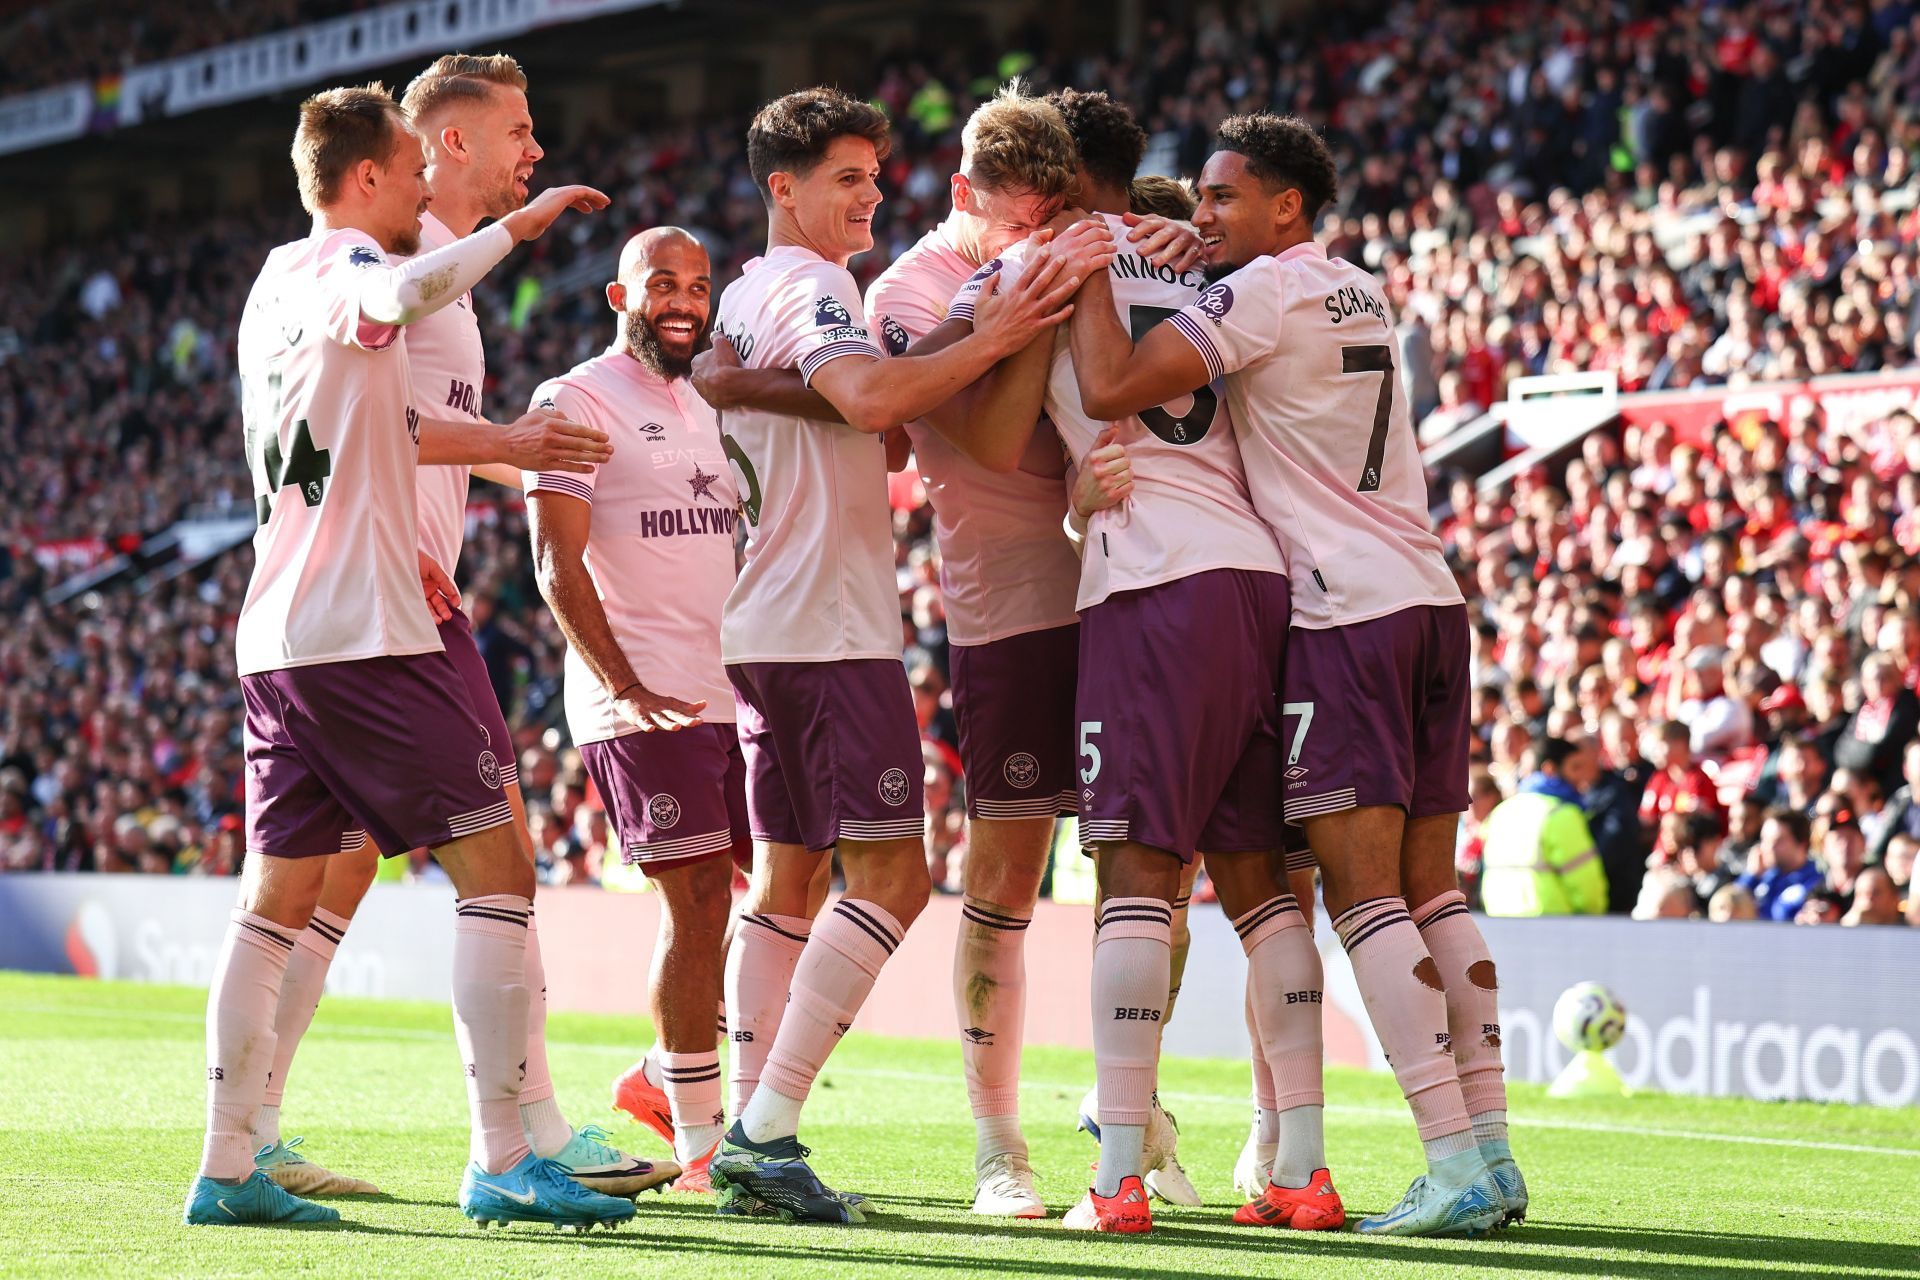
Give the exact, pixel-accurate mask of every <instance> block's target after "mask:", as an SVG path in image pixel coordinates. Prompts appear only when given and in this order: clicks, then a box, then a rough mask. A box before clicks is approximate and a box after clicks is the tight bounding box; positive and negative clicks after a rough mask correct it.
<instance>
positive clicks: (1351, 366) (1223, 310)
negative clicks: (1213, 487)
mask: <svg viewBox="0 0 1920 1280" xmlns="http://www.w3.org/2000/svg"><path fill="white" fill-rule="evenodd" d="M1173 324H1174V327H1175V328H1177V329H1178V330H1179V331H1180V332H1181V333H1182V334H1184V335H1185V336H1186V337H1187V339H1188V340H1189V341H1191V342H1192V343H1193V345H1194V346H1195V347H1197V348H1198V349H1199V351H1200V354H1201V356H1202V357H1203V358H1204V359H1205V360H1206V362H1207V369H1208V370H1209V371H1210V372H1211V373H1212V374H1213V375H1214V376H1215V377H1216V378H1224V379H1225V381H1226V386H1227V398H1228V399H1229V400H1230V401H1231V402H1232V404H1233V422H1234V429H1235V430H1236V431H1237V432H1238V433H1239V437H1240V452H1241V454H1242V455H1243V456H1244V457H1245V459H1246V466H1247V476H1248V479H1249V480H1250V481H1251V483H1252V486H1253V500H1254V502H1255V504H1256V505H1257V506H1258V507H1259V509H1260V513H1261V515H1263V516H1264V517H1266V520H1267V522H1268V523H1269V524H1271V525H1272V526H1273V528H1274V531H1275V532H1276V533H1278V534H1279V535H1280V540H1281V542H1282V544H1284V545H1285V547H1286V549H1287V558H1288V562H1289V563H1290V564H1291V565H1292V566H1293V625H1295V626H1297V627H1338V626H1345V625H1346V624H1348V623H1353V622H1365V621H1367V620H1368V619H1369V618H1378V617H1382V616H1384V615H1386V614H1389V613H1394V612H1397V611H1398V610H1401V609H1406V608H1410V607H1412V606H1415V605H1428V604H1433V605H1445V604H1459V603H1460V601H1461V595H1460V587H1459V584H1458V583H1456V582H1455V581H1454V577H1453V574H1452V572H1451V571H1450V570H1448V568H1447V564H1446V560H1445V558H1444V557H1443V555H1442V553H1441V549H1440V539H1439V538H1437V537H1435V536H1434V532H1433V524H1432V521H1431V520H1430V519H1429V518H1428V515H1427V481H1426V474H1425V472H1424V471H1423V470H1422V469H1421V465H1420V445H1419V441H1418V440H1417V439H1416V438H1415V437H1414V433H1413V425H1412V423H1411V421H1410V420H1409V417H1408V413H1407V397H1406V392H1405V391H1404V389H1403V388H1402V387H1401V385H1400V377H1399V375H1398V373H1397V371H1396V370H1395V369H1394V367H1393V353H1394V351H1395V350H1396V346H1395V343H1394V335H1393V316H1392V314H1391V313H1390V312H1389V311H1388V309H1387V304H1386V301H1385V299H1384V298H1382V297H1381V294H1380V286H1379V283H1378V282H1377V281H1376V280H1375V279H1374V278H1373V276H1372V275H1371V274H1369V273H1368V272H1366V271H1364V270H1362V269H1361V268H1359V267H1356V266H1354V265H1352V264H1351V263H1348V262H1343V261H1341V260H1339V259H1337V258H1334V259H1330V258H1328V257H1327V251H1326V250H1325V249H1323V248H1321V247H1320V246H1319V245H1317V244H1314V243H1311V242H1309V243H1307V244H1301V245H1295V246H1294V247H1293V248H1291V249H1289V250H1287V251H1286V252H1285V253H1283V254H1281V255H1280V256H1279V257H1265V256H1263V257H1260V258H1256V259H1254V260H1253V261H1252V262H1250V263H1248V264H1247V265H1246V266H1244V267H1242V268H1240V269H1239V270H1238V271H1235V272H1234V273H1233V274H1232V275H1229V276H1228V277H1226V278H1225V279H1224V280H1221V281H1219V282H1217V283H1215V284H1214V285H1212V286H1210V287H1209V288H1208V289H1207V291H1206V292H1205V293H1203V294H1201V295H1200V297H1199V299H1198V300H1197V301H1195V302H1194V303H1193V305H1192V306H1189V307H1187V308H1185V309H1184V310H1183V311H1181V312H1180V314H1178V315H1176V316H1174V317H1173Z"/></svg>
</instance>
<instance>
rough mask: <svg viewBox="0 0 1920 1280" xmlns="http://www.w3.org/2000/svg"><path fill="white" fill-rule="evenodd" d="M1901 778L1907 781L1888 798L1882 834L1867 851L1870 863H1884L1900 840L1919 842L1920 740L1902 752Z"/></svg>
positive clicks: (1913, 742)
mask: <svg viewBox="0 0 1920 1280" xmlns="http://www.w3.org/2000/svg"><path fill="white" fill-rule="evenodd" d="M1900 776H1901V777H1902V778H1903V779H1905V781H1904V782H1902V783H1901V785H1900V787H1899V788H1898V789H1897V790H1896V791H1894V793H1893V795H1892V796H1890V797H1888V799H1887V807H1886V809H1885V810H1884V814H1883V819H1884V820H1883V821H1882V822H1881V824H1880V832H1879V834H1878V836H1876V837H1875V838H1874V840H1873V841H1872V842H1871V846H1870V847H1869V848H1868V850H1867V862H1868V863H1869V864H1874V865H1877V864H1880V863H1884V862H1885V861H1886V860H1887V851H1888V850H1889V849H1890V848H1891V847H1892V846H1893V842H1894V841H1895V840H1897V839H1899V838H1901V837H1906V838H1907V839H1908V840H1909V841H1912V840H1916V839H1920V804H1915V803H1914V797H1915V796H1916V795H1917V794H1920V738H1916V739H1915V740H1914V741H1912V742H1909V743H1908V744H1907V746H1906V750H1904V751H1903V752H1901V755H1900Z"/></svg>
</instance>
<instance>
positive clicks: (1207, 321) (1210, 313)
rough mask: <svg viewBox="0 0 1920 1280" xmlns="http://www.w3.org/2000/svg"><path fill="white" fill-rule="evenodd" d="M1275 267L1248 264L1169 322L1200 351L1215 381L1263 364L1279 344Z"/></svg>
mask: <svg viewBox="0 0 1920 1280" xmlns="http://www.w3.org/2000/svg"><path fill="white" fill-rule="evenodd" d="M1271 266H1272V260H1271V259H1264V260H1262V261H1259V262H1252V263H1248V264H1247V265H1246V266H1244V267H1242V268H1240V269H1239V270H1238V271H1236V272H1234V273H1233V274H1232V275H1230V276H1228V277H1227V278H1226V279H1224V280H1216V281H1215V282H1214V283H1212V284H1210V285H1208V286H1207V287H1206V288H1205V289H1204V290H1202V291H1201V294H1200V296H1199V297H1198V298H1195V299H1194V300H1193V301H1192V302H1191V303H1190V304H1188V305H1187V306H1184V307H1182V308H1180V310H1178V311H1176V312H1174V313H1173V314H1172V315H1170V316H1168V317H1167V323H1168V324H1170V325H1172V326H1173V327H1174V328H1175V329H1177V330H1179V331H1180V334H1181V336H1182V337H1184V338H1186V340H1187V341H1189V342H1191V343H1192V344H1193V345H1194V347H1195V348H1196V349H1198V350H1199V352H1200V358H1201V359H1203V360H1205V361H1206V364H1207V376H1208V378H1209V379H1212V378H1224V377H1226V376H1227V375H1228V374H1230V373H1233V372H1236V371H1237V370H1240V369H1244V368H1246V367H1247V366H1248V365H1250V364H1254V363H1257V362H1258V361H1259V360H1260V359H1261V358H1262V357H1264V356H1267V355H1271V354H1272V353H1273V350H1274V348H1275V347H1276V346H1277V345H1278V344H1279V341H1280V291H1279V288H1278V285H1279V281H1278V279H1276V278H1275V277H1274V275H1273V274H1272V272H1271V270H1270V268H1271Z"/></svg>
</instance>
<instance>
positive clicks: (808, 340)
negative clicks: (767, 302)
mask: <svg viewBox="0 0 1920 1280" xmlns="http://www.w3.org/2000/svg"><path fill="white" fill-rule="evenodd" d="M787 287H788V289H789V290H790V293H789V295H788V296H787V297H786V298H784V299H782V305H780V306H779V307H778V308H776V314H777V315H778V316H779V320H778V321H777V323H779V324H780V325H782V326H784V327H785V328H786V330H787V331H786V332H785V333H783V334H781V335H779V341H780V345H790V349H791V350H792V351H793V362H794V366H795V367H796V368H798V369H799V370H800V377H801V378H802V379H803V380H804V381H805V382H806V383H807V384H808V385H809V386H811V385H812V384H813V375H814V374H815V373H817V372H818V371H819V370H820V369H821V368H822V367H823V366H825V365H826V364H828V363H830V362H831V361H834V360H838V359H840V358H841V357H842V356H867V357H869V358H871V359H875V360H878V359H880V358H881V356H882V355H883V354H884V353H883V352H882V351H881V350H880V347H879V345H878V344H876V343H875V342H874V340H873V335H872V334H870V333H868V332H867V318H866V308H865V307H863V306H862V305H861V302H860V291H859V290H858V289H857V288H855V287H854V283H853V276H852V275H851V274H849V273H848V272H847V270H846V269H845V268H844V267H835V266H834V265H832V264H831V263H826V262H823V263H820V264H819V269H818V270H813V271H807V272H803V273H799V274H796V275H795V276H794V278H793V280H792V281H791V283H790V284H789V285H788V286H787Z"/></svg>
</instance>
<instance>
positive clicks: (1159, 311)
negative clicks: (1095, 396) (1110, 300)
mask: <svg viewBox="0 0 1920 1280" xmlns="http://www.w3.org/2000/svg"><path fill="white" fill-rule="evenodd" d="M1174 310H1175V309H1174V308H1173V307H1149V306H1145V305H1142V304H1140V303H1134V304H1133V305H1132V306H1130V307H1128V308H1127V327H1128V328H1129V329H1131V330H1133V340H1134V341H1135V342H1138V341H1140V339H1142V338H1144V337H1145V336H1146V334H1147V330H1149V329H1151V328H1153V326H1155V325H1157V324H1159V323H1160V322H1161V321H1162V320H1165V319H1166V318H1167V317H1168V316H1170V315H1173V314H1174ZM1219 412H1220V397H1219V396H1218V395H1216V394H1215V393H1214V390H1213V388H1212V387H1210V386H1207V387H1199V388H1197V389H1196V390H1195V391H1194V393H1193V408H1191V409H1189V410H1187V411H1186V412H1185V413H1183V414H1181V415H1180V416H1179V417H1175V416H1174V415H1173V414H1171V413H1168V412H1167V411H1166V410H1165V409H1163V408H1160V407H1159V406H1157V405H1156V406H1155V407H1153V408H1151V409H1142V410H1141V411H1140V415H1139V416H1140V423H1141V425H1142V426H1144V427H1146V429H1147V430H1149V431H1151V432H1153V434H1155V435H1156V436H1159V437H1160V438H1161V439H1162V440H1165V441H1166V442H1167V443H1168V444H1181V445H1186V444H1199V443H1200V442H1201V441H1202V440H1205V439H1206V438H1207V432H1209V431H1211V430H1213V420H1214V418H1216V417H1217V416H1219Z"/></svg>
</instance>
